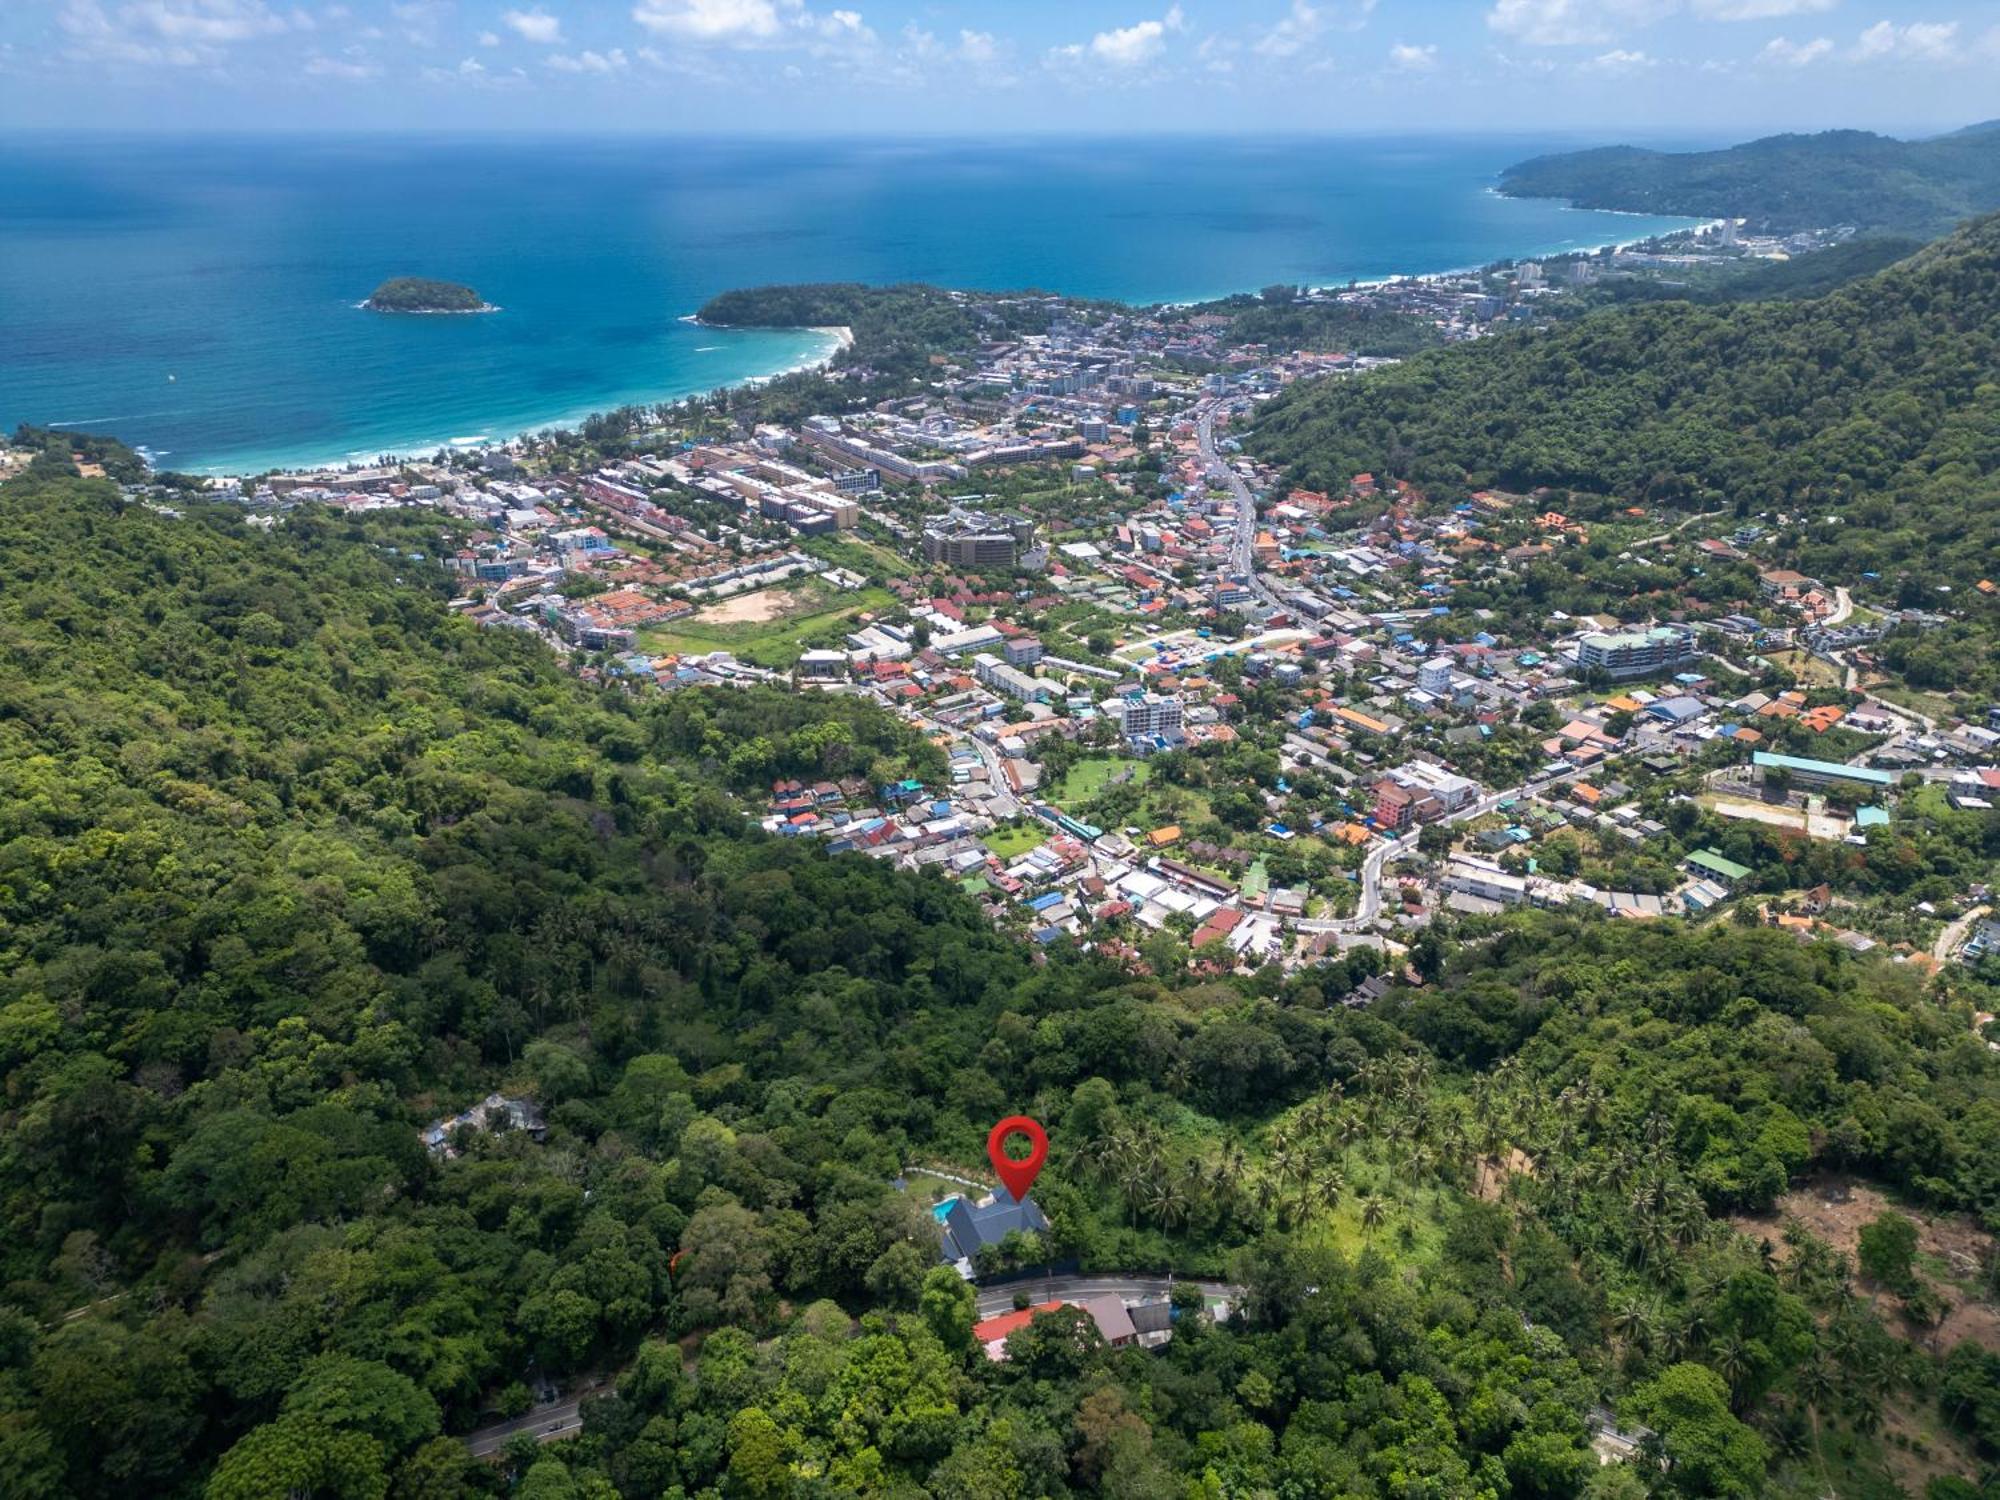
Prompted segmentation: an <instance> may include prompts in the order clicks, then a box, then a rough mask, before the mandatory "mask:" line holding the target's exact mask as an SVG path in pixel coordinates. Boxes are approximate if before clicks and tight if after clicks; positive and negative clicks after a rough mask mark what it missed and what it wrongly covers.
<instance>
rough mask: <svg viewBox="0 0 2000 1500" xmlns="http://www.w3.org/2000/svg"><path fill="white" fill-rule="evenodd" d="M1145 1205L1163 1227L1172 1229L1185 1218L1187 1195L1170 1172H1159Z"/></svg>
mask: <svg viewBox="0 0 2000 1500" xmlns="http://www.w3.org/2000/svg"><path fill="white" fill-rule="evenodd" d="M1146 1206H1147V1208H1148V1209H1150V1210H1151V1211H1152V1215H1153V1217H1154V1218H1156V1219H1158V1220H1159V1221H1160V1226H1161V1227H1162V1228H1163V1229H1172V1228H1173V1227H1174V1226H1175V1225H1176V1224H1177V1223H1180V1222H1182V1221H1184V1220H1185V1219H1186V1218H1187V1206H1188V1204H1187V1195H1186V1193H1184V1192H1183V1191H1182V1190H1181V1185H1180V1184H1179V1183H1178V1182H1176V1181H1175V1180H1174V1178H1173V1175H1172V1174H1171V1173H1162V1174H1161V1176H1160V1178H1159V1180H1158V1181H1157V1182H1156V1183H1155V1184H1154V1186H1153V1192H1152V1196H1151V1197H1150V1198H1149V1199H1148V1200H1147V1203H1146Z"/></svg>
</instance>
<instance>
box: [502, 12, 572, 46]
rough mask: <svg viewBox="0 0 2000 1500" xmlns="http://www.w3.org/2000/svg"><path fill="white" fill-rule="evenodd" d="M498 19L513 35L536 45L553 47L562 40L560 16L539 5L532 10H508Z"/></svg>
mask: <svg viewBox="0 0 2000 1500" xmlns="http://www.w3.org/2000/svg"><path fill="white" fill-rule="evenodd" d="M500 19H501V20H502V21H504V22H506V24H507V29H508V30H509V31H511V32H513V33H514V35H516V36H518V37H519V38H520V39H521V40H522V41H524V42H533V43H534V44H535V45H536V46H537V47H553V46H554V45H555V44H556V43H557V42H560V41H561V40H562V18H561V17H560V16H552V15H550V14H549V13H548V12H547V11H545V10H543V9H542V8H541V7H540V6H539V5H538V6H536V7H535V8H534V9H533V10H510V11H508V12H507V14H506V15H504V16H502V17H501V18H500Z"/></svg>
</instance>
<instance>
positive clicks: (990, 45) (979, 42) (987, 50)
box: [958, 31, 1000, 63]
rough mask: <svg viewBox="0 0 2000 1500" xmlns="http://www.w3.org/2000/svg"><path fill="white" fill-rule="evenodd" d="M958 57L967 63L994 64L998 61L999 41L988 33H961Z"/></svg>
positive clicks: (959, 35)
mask: <svg viewBox="0 0 2000 1500" xmlns="http://www.w3.org/2000/svg"><path fill="white" fill-rule="evenodd" d="M958 55H959V57H960V59H961V60H963V61H965V62H969V63H996V62H998V61H1000V42H999V39H998V38H997V37H995V36H994V35H993V33H992V32H990V31H961V32H959V34H958Z"/></svg>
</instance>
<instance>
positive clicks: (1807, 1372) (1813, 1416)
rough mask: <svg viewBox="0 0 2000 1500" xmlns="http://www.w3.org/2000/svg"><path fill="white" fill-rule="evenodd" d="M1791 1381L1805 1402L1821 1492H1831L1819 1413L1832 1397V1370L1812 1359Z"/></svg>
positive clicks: (1823, 1362) (1824, 1362)
mask: <svg viewBox="0 0 2000 1500" xmlns="http://www.w3.org/2000/svg"><path fill="white" fill-rule="evenodd" d="M1792 1383H1793V1385H1794V1386H1795V1387H1796V1388H1797V1389H1798V1393H1799V1399H1800V1400H1801V1401H1803V1402H1805V1407H1806V1421H1807V1422H1809V1423H1810V1424H1811V1425H1812V1442H1813V1456H1814V1457H1815V1458H1817V1459H1818V1460H1819V1477H1820V1483H1821V1484H1822V1485H1823V1486H1824V1490H1823V1492H1824V1493H1827V1494H1831V1493H1832V1492H1833V1480H1832V1476H1830V1475H1829V1474H1828V1473H1827V1471H1826V1451H1825V1450H1824V1449H1823V1448H1821V1447H1820V1437H1819V1414H1820V1413H1821V1412H1822V1411H1824V1410H1825V1409H1826V1406H1827V1403H1828V1402H1829V1401H1831V1400H1832V1399H1833V1372H1832V1371H1830V1370H1829V1369H1827V1367H1826V1361H1825V1360H1824V1359H1818V1358H1816V1359H1812V1360H1809V1361H1807V1363H1806V1364H1805V1365H1804V1366H1802V1367H1801V1368H1800V1370H1799V1372H1798V1374H1797V1375H1795V1376H1794V1377H1793V1381H1792Z"/></svg>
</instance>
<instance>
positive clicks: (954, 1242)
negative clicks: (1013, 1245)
mask: <svg viewBox="0 0 2000 1500" xmlns="http://www.w3.org/2000/svg"><path fill="white" fill-rule="evenodd" d="M942 1206H943V1207H944V1210H945V1211H944V1213H943V1215H942V1216H941V1217H940V1221H939V1226H938V1227H939V1229H940V1231H941V1234H940V1241H941V1243H940V1246H939V1257H940V1259H942V1260H944V1261H947V1262H951V1261H961V1260H963V1261H969V1260H971V1259H972V1258H973V1257H974V1256H975V1255H977V1254H978V1253H979V1252H980V1251H981V1250H982V1249H984V1248H985V1247H986V1246H988V1245H997V1244H999V1243H1000V1241H1001V1240H1003V1239H1005V1238H1006V1237H1007V1236H1008V1235H1009V1234H1010V1233H1012V1232H1013V1231H1015V1230H1019V1231H1021V1232H1022V1233H1023V1234H1028V1233H1033V1234H1047V1233H1048V1229H1049V1220H1048V1215H1046V1214H1044V1213H1043V1212H1042V1209H1041V1205H1040V1204H1038V1203H1036V1202H1035V1200H1034V1199H1033V1198H1023V1199H1021V1200H1020V1201H1019V1202H1016V1201H1015V1200H1014V1196H1013V1194H1011V1193H1009V1192H1008V1191H1007V1190H1006V1189H1005V1188H996V1189H995V1190H994V1193H993V1196H992V1197H991V1198H988V1199H987V1200H986V1201H985V1202H984V1203H974V1202H972V1201H971V1200H970V1199H968V1198H954V1199H952V1200H951V1202H950V1203H949V1204H947V1205H942Z"/></svg>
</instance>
